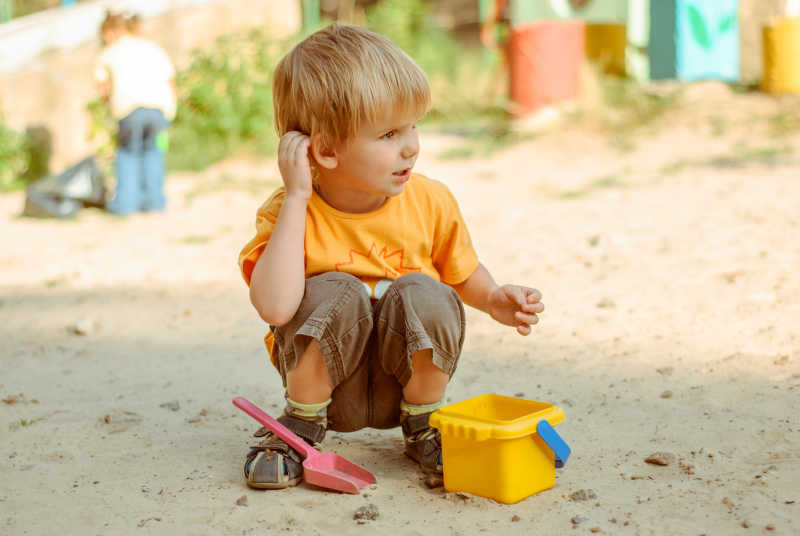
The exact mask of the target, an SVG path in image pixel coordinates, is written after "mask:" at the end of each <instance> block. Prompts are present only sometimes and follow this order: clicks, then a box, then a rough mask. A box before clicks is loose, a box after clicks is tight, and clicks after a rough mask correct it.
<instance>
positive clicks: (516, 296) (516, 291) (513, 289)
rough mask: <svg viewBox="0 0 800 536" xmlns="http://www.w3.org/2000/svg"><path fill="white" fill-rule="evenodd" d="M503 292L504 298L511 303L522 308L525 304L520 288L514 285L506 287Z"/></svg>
mask: <svg viewBox="0 0 800 536" xmlns="http://www.w3.org/2000/svg"><path fill="white" fill-rule="evenodd" d="M504 290H505V293H506V296H508V298H509V299H510V300H511V301H513V302H514V303H516V304H517V305H519V306H520V307H522V306H523V305H524V304H525V294H524V292H523V291H522V287H518V286H516V285H507V286H505V287H504Z"/></svg>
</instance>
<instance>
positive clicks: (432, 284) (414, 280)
mask: <svg viewBox="0 0 800 536" xmlns="http://www.w3.org/2000/svg"><path fill="white" fill-rule="evenodd" d="M392 286H393V287H395V288H396V289H398V290H400V289H404V288H408V287H421V288H423V289H426V290H427V289H430V290H431V291H434V292H436V291H437V290H446V289H440V288H439V287H441V286H443V285H442V283H439V282H438V281H436V280H435V279H434V278H432V277H431V276H429V275H425V274H422V273H419V272H415V273H412V274H405V275H401V276H400V277H398V278H397V279H395V280H394V283H393V284H392Z"/></svg>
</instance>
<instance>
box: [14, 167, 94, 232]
mask: <svg viewBox="0 0 800 536" xmlns="http://www.w3.org/2000/svg"><path fill="white" fill-rule="evenodd" d="M105 198H106V186H105V181H104V177H103V173H102V172H101V171H100V167H99V166H98V165H97V162H96V161H95V159H94V157H91V156H89V157H87V158H84V159H83V160H81V161H80V162H78V163H77V164H75V165H73V166H70V167H69V168H67V169H66V170H65V171H63V172H62V173H59V174H58V175H50V176H49V177H45V178H43V179H39V180H38V181H36V182H34V183H33V184H31V185H30V186H28V189H27V190H26V192H25V208H24V209H23V211H22V215H23V216H32V217H35V218H65V217H69V216H74V215H75V214H76V213H77V212H78V210H80V209H81V208H82V207H98V208H104V207H105V204H106V201H105Z"/></svg>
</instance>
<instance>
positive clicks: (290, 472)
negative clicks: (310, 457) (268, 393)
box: [244, 415, 325, 489]
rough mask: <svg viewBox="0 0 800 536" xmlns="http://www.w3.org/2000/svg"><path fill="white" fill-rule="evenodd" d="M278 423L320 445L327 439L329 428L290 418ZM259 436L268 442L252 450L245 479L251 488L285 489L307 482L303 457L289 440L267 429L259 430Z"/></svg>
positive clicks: (245, 468)
mask: <svg viewBox="0 0 800 536" xmlns="http://www.w3.org/2000/svg"><path fill="white" fill-rule="evenodd" d="M278 422H280V423H281V424H283V425H284V426H285V427H287V428H288V429H289V430H291V431H292V432H294V433H295V434H297V435H299V436H300V437H302V438H303V439H305V440H306V441H307V442H308V443H310V444H311V445H316V444H317V443H319V442H321V441H322V440H323V439H324V438H325V427H324V426H322V425H319V424H315V423H312V422H308V421H304V420H302V419H297V418H294V417H291V416H288V415H282V416H280V417H278ZM254 435H255V437H264V439H263V440H262V441H261V442H260V443H258V445H253V446H251V447H250V452H249V453H248V454H247V459H246V460H245V462H244V478H245V481H246V482H247V485H248V486H250V487H251V488H256V489H282V488H288V487H290V486H296V485H297V484H299V483H300V482H302V480H303V458H302V456H301V455H300V453H299V452H297V451H296V450H294V449H293V448H291V447H290V446H289V445H287V444H286V442H285V441H283V440H282V439H280V438H278V437H277V436H275V435H274V434H273V433H272V432H270V431H269V430H268V429H267V428H261V429H259V430H258V431H257V432H256V433H255V434H254Z"/></svg>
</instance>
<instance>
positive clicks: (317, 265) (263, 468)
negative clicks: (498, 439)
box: [239, 25, 544, 489]
mask: <svg viewBox="0 0 800 536" xmlns="http://www.w3.org/2000/svg"><path fill="white" fill-rule="evenodd" d="M273 102H274V107H275V122H276V126H277V130H278V133H279V135H280V136H281V140H280V145H279V149H278V166H279V168H280V172H281V176H282V178H283V182H284V186H283V187H282V188H280V189H278V190H277V191H276V192H275V193H274V194H273V195H272V197H270V198H269V199H268V200H267V201H266V202H265V203H264V205H262V207H261V208H260V209H259V211H258V217H257V222H256V227H257V234H256V236H255V237H254V238H253V239H252V240H251V241H250V242H249V243H248V244H247V245H246V246H245V247H244V249H243V250H242V252H241V254H240V256H239V264H240V267H241V270H242V274H243V276H244V278H245V281H246V282H247V283H248V284H249V285H250V300H251V302H252V303H253V306H254V307H255V308H256V310H257V311H258V313H259V315H260V316H261V318H263V319H264V321H265V322H267V323H268V324H270V326H271V330H270V333H269V334H268V335H267V337H266V339H265V341H266V343H267V347H268V348H269V351H270V356H271V359H272V363H273V364H274V365H275V366H276V368H277V369H278V370H279V372H280V374H281V377H282V379H283V384H284V386H285V387H286V401H287V405H286V409H285V410H284V414H283V415H282V416H281V417H280V418H279V419H278V420H279V421H280V422H282V423H283V424H284V425H285V426H287V427H288V428H290V429H291V430H293V431H294V432H295V433H297V434H298V435H300V436H302V437H303V438H305V439H306V440H307V441H309V442H311V443H318V442H321V441H322V439H323V438H324V436H325V431H326V430H327V429H331V430H336V431H340V432H348V431H354V430H358V429H360V428H364V427H372V428H392V427H396V426H398V425H401V426H402V430H403V436H404V439H405V452H406V454H407V455H408V456H410V457H411V458H412V459H414V460H416V461H417V463H419V465H420V467H421V468H422V470H423V471H424V472H426V473H431V472H433V473H436V472H438V473H441V471H442V461H441V440H440V436H439V433H438V431H437V430H436V429H433V428H430V427H429V426H428V416H429V415H430V414H431V412H433V411H434V410H436V409H437V408H438V407H439V406H440V405H441V402H442V398H443V396H444V391H445V387H446V386H447V383H448V381H449V380H450V377H451V376H452V374H453V372H454V371H455V369H456V363H457V361H458V357H459V355H460V353H461V347H462V344H463V341H464V308H463V305H462V300H463V302H464V303H467V304H468V305H471V306H473V307H476V308H478V309H480V310H482V311H485V312H487V313H489V314H490V315H491V316H492V317H493V318H495V320H497V321H499V322H501V323H503V324H506V325H509V326H513V327H516V329H517V331H518V332H519V333H520V334H522V335H527V334H529V333H530V331H531V325H532V324H536V322H537V321H538V317H537V314H538V313H540V312H542V311H543V310H544V306H543V304H542V303H541V302H540V294H539V292H538V291H536V290H534V289H530V288H527V287H521V286H516V285H505V286H502V287H501V286H498V285H497V284H496V283H495V282H494V280H493V279H492V276H491V275H490V274H489V272H488V271H487V270H486V269H485V268H484V267H483V266H482V265H481V264H480V263H479V262H478V258H477V255H476V254H475V251H474V250H473V248H472V243H471V241H470V237H469V233H468V232H467V228H466V226H465V224H464V221H463V219H462V217H461V214H460V212H459V209H458V205H457V203H456V201H455V199H454V198H453V196H452V194H451V193H450V191H449V190H448V189H447V187H446V186H444V185H443V184H441V183H439V182H436V181H434V180H431V179H428V178H427V177H424V176H422V175H418V174H414V173H412V172H411V170H412V168H413V166H414V163H415V161H416V158H417V154H418V152H419V141H418V136H417V130H416V126H415V123H416V122H417V120H419V119H420V118H421V117H422V116H423V115H424V113H425V112H426V111H427V109H428V107H429V104H430V90H429V87H428V82H427V79H426V78H425V75H424V74H423V72H422V71H421V70H420V69H419V67H418V66H417V65H416V64H415V63H414V62H413V61H412V60H411V59H410V58H409V57H408V56H407V55H406V54H405V53H403V52H402V51H401V50H400V49H399V48H398V47H397V46H396V45H394V44H393V43H391V42H390V41H388V40H387V39H385V38H383V37H381V36H379V35H376V34H374V33H371V32H369V31H367V30H364V29H362V28H359V27H355V26H338V25H332V26H329V27H327V28H325V29H323V30H320V31H319V32H317V33H315V34H313V35H311V36H310V37H308V38H307V39H305V40H304V41H302V42H301V43H300V44H298V45H297V46H296V47H295V48H294V49H293V50H292V51H290V52H289V53H288V54H287V55H286V56H285V57H284V58H283V59H282V60H281V62H280V63H279V64H278V66H277V68H276V71H275V75H274V82H273ZM256 435H257V436H258V435H261V436H266V437H265V438H264V440H263V441H262V442H261V443H259V444H258V445H256V446H255V447H253V448H252V450H251V451H250V452H249V454H248V455H247V459H246V461H245V465H244V474H245V479H246V481H247V484H248V485H249V486H251V487H254V488H265V489H272V488H284V487H287V486H293V485H296V484H297V483H298V482H300V481H301V480H302V471H303V470H302V465H301V462H302V460H301V458H300V456H299V455H298V454H297V452H295V451H294V450H293V449H291V448H289V447H288V446H287V445H286V443H284V442H283V441H281V440H280V439H278V438H276V437H274V436H273V435H272V434H271V433H269V432H266V431H265V430H264V429H262V430H260V431H259V432H257V433H256Z"/></svg>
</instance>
